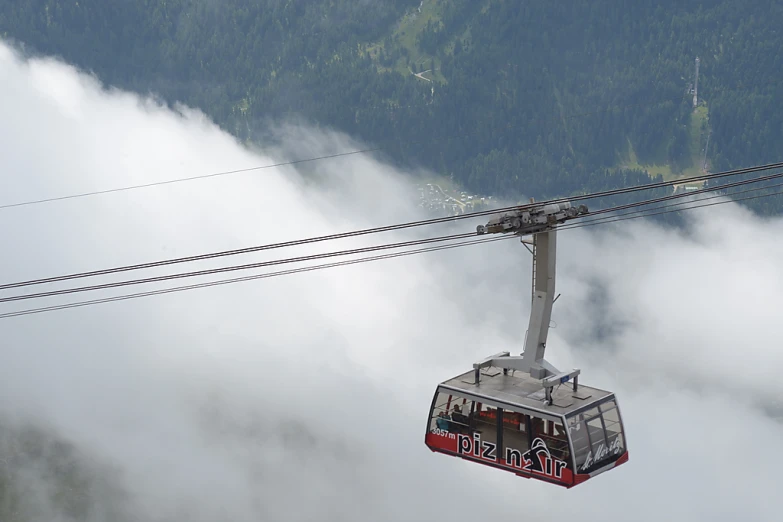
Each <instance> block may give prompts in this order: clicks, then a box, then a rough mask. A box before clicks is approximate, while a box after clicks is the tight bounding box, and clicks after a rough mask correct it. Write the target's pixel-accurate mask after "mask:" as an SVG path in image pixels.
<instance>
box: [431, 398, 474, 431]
mask: <svg viewBox="0 0 783 522" xmlns="http://www.w3.org/2000/svg"><path fill="white" fill-rule="evenodd" d="M472 409H473V401H472V400H469V399H466V398H464V397H460V396H458V395H454V394H449V393H444V392H439V393H437V395H436V396H435V403H434V404H433V408H432V415H431V417H430V431H432V432H435V431H439V432H443V433H455V434H456V433H468V432H469V431H470V413H471V410H472Z"/></svg>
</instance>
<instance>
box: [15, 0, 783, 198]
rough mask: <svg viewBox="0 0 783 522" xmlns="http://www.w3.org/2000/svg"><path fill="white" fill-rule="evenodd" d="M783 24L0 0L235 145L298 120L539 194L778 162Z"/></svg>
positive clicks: (453, 8)
mask: <svg viewBox="0 0 783 522" xmlns="http://www.w3.org/2000/svg"><path fill="white" fill-rule="evenodd" d="M781 22H783V5H781V4H780V3H775V2H772V1H768V2H766V1H765V2H753V3H740V2H735V1H731V0H709V1H706V2H701V3H699V4H694V3H690V2H688V3H686V2H678V1H674V0H661V1H659V2H655V3H650V2H625V3H619V2H616V1H609V0H591V1H589V2H588V1H583V0H572V1H569V2H516V1H511V0H481V1H478V0H450V1H445V0H438V1H436V0H425V1H423V2H421V1H420V0H384V1H381V0H362V1H357V0H329V1H323V2H314V1H304V0H221V1H219V2H218V1H213V0H167V1H165V2H159V1H157V0H156V1H153V0H124V1H123V2H106V1H104V0H79V1H78V2H76V1H65V0H25V1H21V0H0V34H2V35H3V36H4V37H6V38H9V39H14V40H17V41H18V42H21V43H24V44H25V45H26V46H27V48H32V49H34V50H35V51H38V52H43V53H47V54H56V55H60V56H62V57H63V58H64V59H66V60H68V61H69V62H72V63H75V64H77V65H80V66H82V67H85V68H88V69H92V70H94V71H95V72H96V73H97V74H98V75H99V76H100V77H101V78H102V79H103V80H105V81H106V82H107V83H110V84H114V85H117V86H120V87H124V88H130V89H134V90H137V91H141V92H146V91H148V90H152V91H154V92H155V93H157V94H159V95H161V96H162V97H164V98H165V99H167V100H170V101H174V100H179V101H182V102H185V103H187V104H190V105H194V106H197V107H199V108H201V109H203V110H204V111H205V112H207V113H208V114H209V115H210V116H212V117H213V118H214V119H215V120H216V121H217V122H218V123H219V124H220V125H222V126H223V127H225V128H226V129H228V130H229V131H231V132H233V133H235V134H237V135H238V136H240V137H242V138H248V139H254V138H256V139H257V138H258V137H259V132H261V131H262V129H263V128H264V123H265V121H266V120H267V119H268V118H284V117H286V116H289V115H297V116H304V117H305V118H307V119H309V120H311V121H313V122H317V123H319V124H323V125H329V126H332V127H335V128H338V129H340V130H344V131H346V132H349V133H352V134H354V135H357V136H359V137H362V138H364V139H366V140H369V141H371V142H373V143H375V144H378V145H381V146H383V147H384V148H385V149H386V150H387V152H388V153H389V154H390V155H391V156H392V157H393V158H394V159H395V160H397V161H399V162H401V163H407V164H419V165H423V166H426V167H428V168H431V169H433V170H434V171H436V172H438V173H441V174H444V175H452V176H453V177H454V179H455V181H459V182H461V183H463V184H464V185H465V186H466V187H467V188H468V189H470V190H473V191H477V192H483V193H488V194H497V195H503V196H512V197H515V196H519V195H521V194H525V195H532V196H535V197H538V198H542V197H549V196H555V195H562V194H567V193H570V192H573V191H577V190H585V189H586V190H598V189H602V188H609V187H614V186H618V185H621V184H624V183H638V182H640V181H643V180H645V179H646V177H645V175H644V174H643V173H642V171H641V170H638V169H642V168H644V169H647V170H648V171H649V172H651V173H653V174H662V175H663V176H664V177H668V176H675V175H678V174H696V173H698V172H700V170H701V167H702V165H703V163H704V161H705V159H706V160H707V163H708V165H709V166H710V168H711V169H712V170H719V169H727V168H731V167H740V166H749V165H754V164H759V163H762V162H768V161H776V160H779V159H780V158H781V156H780V153H779V151H778V150H777V149H778V146H779V145H780V144H781V139H782V138H783V108H782V107H781V104H780V103H779V100H780V99H781V94H783V68H781V67H780V65H781V63H780V62H781V57H780V49H781V44H783V35H782V33H781V29H779V27H780V25H781ZM697 56H698V57H699V58H700V62H701V63H700V76H699V83H698V94H699V103H700V105H699V107H698V108H697V109H694V107H693V105H692V99H693V95H692V94H690V93H689V88H690V84H691V83H692V81H693V76H694V61H695V58H696V57H697ZM431 69H435V70H434V71H433V70H431ZM422 71H428V72H424V73H423V74H421V75H420V77H416V76H414V73H419V72H422ZM708 137H709V138H708ZM707 145H709V146H708V147H707V150H706V155H705V150H704V149H705V147H706V146H707ZM618 167H624V168H626V169H636V170H625V171H620V172H618V171H617V169H618ZM764 205H765V207H766V208H767V209H768V210H769V208H770V207H769V205H770V203H769V201H766V202H765V203H764Z"/></svg>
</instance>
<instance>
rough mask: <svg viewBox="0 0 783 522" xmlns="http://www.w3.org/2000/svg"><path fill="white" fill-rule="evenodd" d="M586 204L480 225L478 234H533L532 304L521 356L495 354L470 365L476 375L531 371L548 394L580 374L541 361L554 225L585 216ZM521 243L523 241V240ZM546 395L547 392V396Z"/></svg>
mask: <svg viewBox="0 0 783 522" xmlns="http://www.w3.org/2000/svg"><path fill="white" fill-rule="evenodd" d="M588 212H589V211H588V209H587V207H586V206H585V205H580V206H579V207H572V206H571V203H570V202H567V201H566V202H562V203H552V204H549V205H541V206H539V207H532V208H530V207H526V208H523V209H521V210H518V211H516V212H512V213H509V214H504V215H502V216H500V217H497V218H494V219H491V220H490V221H489V222H488V223H487V225H479V226H478V227H476V232H477V233H478V234H479V235H481V234H487V233H490V234H493V233H494V234H497V233H506V234H507V233H511V234H515V235H518V236H526V235H531V234H532V235H533V245H534V246H533V271H534V280H533V302H532V306H531V310H530V320H529V323H528V333H527V337H526V339H525V348H524V352H523V354H522V356H520V357H515V356H509V355H508V354H506V353H504V354H497V355H496V356H492V357H489V358H487V359H484V360H483V361H481V362H479V363H476V364H474V365H473V367H474V369H475V371H476V376H477V379H478V373H479V371H480V369H481V368H483V367H486V366H499V367H502V368H507V369H513V370H518V371H525V372H530V375H531V376H532V377H534V378H536V379H542V380H544V382H543V384H544V387H545V388H546V389H547V392H549V391H550V390H551V387H552V386H554V385H555V384H556V383H559V382H567V381H568V380H569V379H571V378H576V377H577V376H578V375H579V370H573V371H571V372H565V373H560V372H559V371H558V370H557V368H555V367H554V366H552V365H551V364H549V363H548V362H547V361H546V360H545V359H544V353H545V351H546V341H547V334H548V333H549V323H550V321H551V318H552V305H553V304H554V296H555V260H556V255H557V231H556V227H557V225H559V224H561V223H565V222H566V221H568V220H569V219H572V218H575V217H577V216H580V215H583V214H587V213H588ZM523 241H524V239H523ZM548 394H549V393H547V395H548Z"/></svg>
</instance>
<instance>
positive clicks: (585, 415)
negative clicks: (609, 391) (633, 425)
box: [568, 399, 625, 473]
mask: <svg viewBox="0 0 783 522" xmlns="http://www.w3.org/2000/svg"><path fill="white" fill-rule="evenodd" d="M568 431H569V433H570V435H571V441H572V442H573V445H574V455H575V457H576V468H577V472H578V473H590V472H592V471H595V470H596V469H599V468H601V467H603V466H605V465H607V464H609V463H611V462H613V461H615V460H617V459H618V458H620V456H621V455H622V454H623V453H624V452H625V438H624V435H623V428H622V422H621V421H620V414H619V412H618V409H617V403H616V402H615V401H614V400H613V399H610V400H608V401H606V402H603V403H602V404H600V405H598V406H596V407H593V408H590V409H589V410H587V411H584V412H582V413H579V414H576V415H573V416H570V417H569V418H568Z"/></svg>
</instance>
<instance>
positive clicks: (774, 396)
mask: <svg viewBox="0 0 783 522" xmlns="http://www.w3.org/2000/svg"><path fill="white" fill-rule="evenodd" d="M0 77H2V78H3V82H0V109H2V110H0V114H2V115H3V118H0V165H1V166H2V169H1V170H0V206H4V205H11V204H15V203H19V202H26V201H32V200H39V199H46V198H56V197H59V196H65V195H69V194H79V193H88V192H93V191H102V190H107V189H112V188H116V187H125V186H132V185H139V184H145V183H154V182H159V181H166V180H172V179H176V178H183V177H189V176H198V175H204V174H209V173H214V172H222V171H228V170H234V169H244V168H250V167H256V166H260V165H267V164H274V163H280V162H285V161H287V160H298V159H301V158H307V157H316V156H321V155H328V154H335V153H339V152H344V151H349V150H358V149H363V148H367V147H371V146H372V144H366V143H360V142H358V141H356V140H354V139H352V138H351V137H348V136H344V135H340V134H338V133H330V132H326V131H318V132H316V131H313V130H311V129H307V128H305V127H301V126H297V125H286V126H281V127H279V128H275V129H270V132H273V133H274V134H275V135H276V136H277V138H278V139H277V140H275V143H276V144H275V145H274V147H273V146H267V147H264V146H263V144H262V146H261V147H259V148H258V150H255V149H251V148H248V147H246V146H244V145H242V144H240V143H238V142H237V141H236V140H235V139H234V138H233V137H231V136H230V135H228V134H226V133H224V132H222V131H221V130H219V129H218V128H217V127H216V126H215V125H213V124H212V123H211V122H210V121H209V120H208V119H207V118H206V117H205V116H204V115H203V114H201V113H200V112H198V111H196V110H192V109H188V108H180V109H179V111H176V112H175V111H170V110H168V109H165V108H163V107H162V106H160V105H159V104H157V103H156V102H154V101H153V100H150V99H146V98H140V97H138V96H137V95H134V94H130V93H125V92H118V91H115V90H103V89H102V88H101V87H100V85H99V83H98V82H97V80H95V79H94V78H91V77H90V76H88V75H86V74H84V73H82V72H78V71H76V70H74V69H72V68H71V67H70V66H68V65H66V64H62V63H60V62H57V61H53V60H48V59H33V60H29V61H28V60H22V59H21V58H19V57H18V56H17V55H16V54H15V53H14V52H13V51H12V50H11V49H10V48H8V47H5V46H2V47H0ZM305 165H306V166H305ZM413 174H414V173H404V172H398V171H396V170H395V169H393V168H392V167H390V166H388V165H387V164H385V163H384V162H383V160H382V157H379V156H373V155H370V154H357V155H353V156H347V157H341V158H332V159H325V160H322V161H318V162H315V163H309V164H303V165H301V166H300V165H290V166H283V167H278V168H273V169H262V170H255V171H249V172H243V173H237V174H231V175H225V176H217V177H212V178H206V179H198V180H193V181H189V182H184V183H172V184H166V185H159V186H152V187H147V188H140V189H136V190H127V191H121V192H113V193H107V194H101V195H96V196H90V197H82V198H74V199H67V200H61V201H53V202H49V203H43V204H35V205H24V206H16V207H9V208H3V209H0V218H2V223H3V226H2V227H0V244H1V245H2V256H0V274H2V275H1V276H0V284H3V283H10V282H16V281H22V280H27V279H36V278H40V277H48V276H55V275H61V274H68V273H74V272H82V271H86V270H94V269H101V268H107V267H113V266H123V265H129V264H133V263H142V262H148V261H156V260H160V259H168V258H173V257H178V256H186V255H194V254H201V253H206V252H215V251H220V250H225V249H233V248H242V247H248V246H253V245H261V244H267V243H273V242H278V241H285V240H289V239H300V238H307V237H312V236H317V235H322V234H329V233H337V232H346V231H350V230H354V229H358V228H365V227H369V226H381V225H390V224H394V223H398V222H407V221H413V220H416V219H422V218H425V217H427V216H425V215H424V214H423V213H422V211H421V209H419V207H418V206H417V198H418V194H417V192H416V190H415V186H414V185H413V184H412V180H413V179H414V175H413ZM474 226H475V224H474V223H473V222H470V223H468V222H465V221H462V222H458V223H456V224H450V225H447V226H443V225H433V226H430V227H425V228H422V229H409V230H407V231H399V232H394V233H384V234H377V235H372V236H365V237H357V238H351V239H346V240H339V241H330V242H326V243H321V244H318V243H316V244H310V245H305V246H301V247H296V248H290V249H283V250H271V251H266V252H260V253H257V254H249V255H242V256H232V257H228V258H222V259H216V260H211V261H208V262H202V263H197V264H193V265H191V264H187V265H174V266H170V267H163V268H160V269H156V270H152V271H149V274H148V273H147V272H144V273H143V275H145V276H146V275H158V274H167V273H175V272H181V271H189V270H195V269H200V268H204V267H217V266H224V265H229V264H232V265H233V264H241V263H249V262H255V261H263V260H269V259H276V258H283V257H292V256H296V255H302V254H306V253H316V252H326V251H332V250H338V249H343V248H351V247H356V246H365V245H372V244H380V243H386V242H392V241H403V240H406V239H411V238H418V237H430V236H435V235H441V234H447V233H455V232H460V231H471V230H473V229H474V228H473V227H474ZM782 233H783V222H781V220H780V219H774V220H761V219H759V218H757V217H755V216H753V215H752V214H750V213H749V212H746V211H745V210H743V209H741V208H740V207H738V206H736V205H734V204H726V205H721V206H716V207H709V208H705V209H699V210H695V211H692V212H690V213H689V218H688V223H687V226H686V228H685V229H684V230H667V229H662V228H660V227H657V226H654V225H652V224H650V223H641V222H638V220H636V221H626V222H622V223H620V224H619V226H599V227H587V228H582V229H575V230H564V231H562V232H561V233H559V236H558V279H557V292H558V293H561V294H562V296H561V297H560V298H559V299H558V301H557V303H556V304H555V307H554V314H553V326H554V328H553V329H552V330H551V332H550V340H549V343H548V351H547V359H548V360H550V361H551V362H552V363H554V364H555V365H557V366H559V367H561V368H562V369H565V368H570V367H579V368H581V369H582V371H583V374H582V377H581V380H582V382H584V383H585V384H590V385H593V386H596V387H599V388H603V389H610V390H613V391H615V392H616V393H617V394H618V397H619V402H620V406H621V408H622V412H623V416H624V420H625V424H626V432H627V437H628V447H629V452H630V461H629V462H628V463H627V464H625V465H623V466H620V467H619V468H617V469H616V470H615V471H612V472H610V473H605V474H603V475H600V476H599V477H597V478H595V479H593V480H590V481H588V482H587V483H585V484H583V485H580V486H579V487H577V488H574V489H571V490H565V489H561V488H558V487H555V486H549V485H547V484H543V483H539V482H536V481H532V480H526V479H523V478H519V477H515V476H514V475H513V474H510V473H503V472H500V471H494V470H492V469H489V468H485V467H482V466H478V465H475V464H471V463H468V462H465V461H461V460H458V459H454V458H449V457H446V456H444V455H439V454H434V453H431V452H430V451H429V450H428V449H427V448H426V446H425V445H424V435H425V428H426V425H427V424H426V423H427V414H428V408H429V406H430V401H431V399H432V394H433V392H434V390H435V386H436V384H437V383H438V382H441V381H443V380H446V379H448V378H450V377H452V376H454V375H456V374H458V373H462V372H464V371H467V370H469V369H470V368H471V364H472V363H473V362H474V361H476V360H479V359H482V358H484V357H485V356H487V355H490V354H493V353H496V352H499V351H503V350H508V351H511V352H513V353H519V352H520V351H521V350H522V342H523V339H524V334H525V329H526V328H527V314H528V312H529V305H528V303H529V299H530V295H529V292H530V255H529V254H528V253H527V251H526V250H525V249H524V248H523V247H522V246H521V245H519V243H518V242H517V241H501V242H496V243H489V244H484V245H477V246H469V247H465V248H461V249H455V250H446V251H442V252H437V253H427V254H421V255H416V256H410V257H403V258H398V259H393V260H384V261H378V262H372V263H365V264H358V265H352V266H346V267H339V268H334V269H329V270H319V271H313V272H307V273H302V274H295V275H290V276H285V277H275V278H269V279H262V280H259V281H249V282H244V283H239V284H232V285H225V286H217V287H213V288H207V289H198V290H193V291H188V292H178V293H171V294H166V295H160V296H154V297H146V298H141V299H133V300H127V301H121V302H113V303H107V304H101V305H96V306H88V307H81V308H73V309H67V310H61V311H56V312H51V313H43V314H34V315H26V316H21V317H12V318H6V319H0V348H1V349H0V428H2V429H1V430H0V466H2V468H0V471H1V472H2V473H0V519H2V520H72V519H73V520H118V521H124V520H145V521H170V520H180V519H188V520H192V521H213V520H234V521H250V520H280V521H290V520H323V521H332V520H334V521H360V520H361V521H363V520H370V519H372V520H375V521H384V520H389V521H392V520H416V521H418V520H422V521H424V520H436V519H438V520H439V519H448V520H476V519H478V518H479V517H480V518H481V519H483V520H487V519H490V517H498V518H500V517H515V519H518V518H520V517H522V518H525V519H526V520H551V519H553V518H563V517H568V516H574V517H576V516H578V517H579V519H580V520H585V521H602V522H605V521H609V520H617V521H625V520H638V521H648V520H649V521H660V520H664V519H665V520H694V519H698V520H713V521H723V520H726V521H728V520H737V519H742V520H770V521H771V520H776V519H777V518H778V517H777V509H775V508H774V506H773V505H772V502H771V501H770V500H769V499H770V498H775V497H774V495H775V494H776V493H777V490H778V480H777V475H778V471H779V468H780V467H781V466H783V456H781V453H780V451H778V448H777V447H776V445H777V444H778V443H780V441H781V440H783V439H782V438H781V436H783V424H782V423H781V421H780V420H779V419H777V420H776V418H774V416H773V415H772V414H770V412H774V411H775V408H777V407H778V406H779V402H778V401H779V399H778V397H780V396H781V394H782V393H783V385H781V384H780V381H779V380H778V374H779V373H780V371H781V370H783V351H781V350H780V349H779V347H778V346H777V344H778V343H777V338H778V335H777V328H776V327H777V323H778V314H779V312H778V310H780V309H781V306H782V305H783V281H782V279H781V268H780V267H781V265H780V262H779V259H781V256H782V255H783V243H781V242H780V241H779V238H780V237H781V234H782ZM297 266H298V265H297ZM287 267H288V265H286V266H283V267H280V268H281V269H284V268H287ZM264 270H265V269H261V270H258V271H255V272H252V271H251V272H252V273H261V272H263V271H264ZM240 275H246V273H245V272H234V273H230V274H222V275H220V276H212V279H209V280H217V279H223V278H227V277H236V276H240ZM140 276H141V274H136V273H127V274H118V275H116V276H113V277H112V276H109V277H105V278H98V281H99V282H104V281H112V280H118V279H129V278H135V277H140ZM200 281H201V280H199V282H200ZM87 282H88V281H78V280H77V281H71V282H69V283H67V284H66V283H63V284H60V285H58V286H54V287H53V288H64V287H66V286H70V285H71V284H73V285H76V284H79V285H81V284H83V283H84V284H86V283H87ZM89 282H92V281H89ZM193 282H196V281H193V280H191V279H186V280H179V281H172V282H167V283H162V284H156V285H141V287H128V288H120V289H114V290H110V291H106V292H87V293H81V294H74V295H71V296H63V297H59V298H54V299H51V300H41V301H39V300H34V301H21V302H18V303H7V304H0V314H2V313H5V312H9V311H14V310H22V309H28V308H36V307H39V306H46V305H49V304H57V303H67V302H72V301H80V300H85V299H94V298H97V297H105V296H113V295H121V294H126V293H131V292H136V291H142V290H148V289H153V288H163V287H172V286H178V285H183V284H190V283H193ZM33 289H36V290H37V289H38V287H31V288H30V289H26V290H24V289H23V290H24V292H32V291H33ZM42 289H49V287H43V288H42ZM18 293H22V290H16V291H6V292H0V296H8V295H16V294H18ZM27 430H33V431H27ZM69 463H70V464H69ZM63 470H64V471H63Z"/></svg>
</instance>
